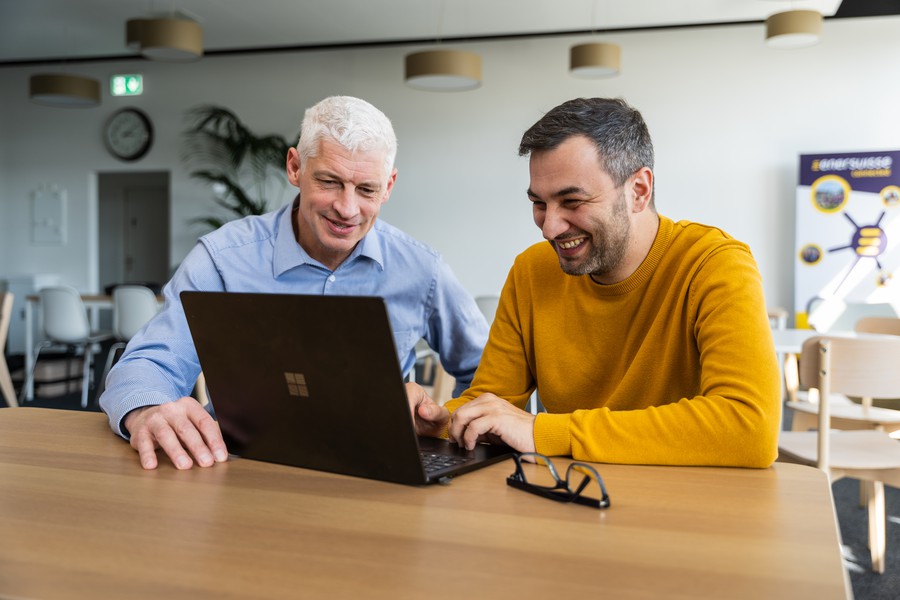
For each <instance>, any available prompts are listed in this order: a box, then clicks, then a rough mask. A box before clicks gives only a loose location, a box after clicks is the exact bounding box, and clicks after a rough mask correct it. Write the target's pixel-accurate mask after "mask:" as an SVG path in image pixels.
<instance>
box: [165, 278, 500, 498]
mask: <svg viewBox="0 0 900 600" xmlns="http://www.w3.org/2000/svg"><path fill="white" fill-rule="evenodd" d="M181 302H182V304H183V305H184V313H185V315H186V316H187V321H188V325H189V326H190V329H191V335H192V336H193V338H194V345H195V346H196V348H197V355H198V356H199V358H200V365H201V367H202V369H203V374H204V376H205V377H206V382H207V387H208V389H209V395H210V399H211V401H212V404H213V408H214V410H215V414H216V419H217V420H218V422H219V426H220V428H221V430H222V435H223V437H224V438H225V443H226V444H227V446H228V450H229V452H231V453H232V454H237V455H239V456H242V457H244V458H251V459H256V460H263V461H268V462H274V463H280V464H286V465H294V466H298V467H305V468H309V469H319V470H322V471H330V472H334V473H343V474H346V475H355V476H358V477H368V478H371V479H379V480H382V481H392V482H397V483H406V484H428V483H435V482H439V481H440V482H444V481H447V480H448V478H450V477H453V476H455V475H459V474H461V473H464V472H466V471H471V470H473V469H477V468H479V467H483V466H486V465H488V464H491V463H493V462H497V461H499V460H502V459H504V458H507V457H509V456H511V455H512V454H513V451H512V449H511V448H509V447H507V446H498V445H490V444H479V445H478V446H477V447H476V448H475V450H473V451H466V450H463V449H461V448H460V447H459V446H458V445H456V444H453V443H450V442H448V441H447V440H439V439H434V438H428V437H418V436H416V434H415V429H414V426H413V420H412V415H411V414H410V410H409V405H408V403H407V399H406V390H405V388H404V382H403V377H402V373H401V372H400V366H399V364H398V361H397V352H396V350H395V346H394V338H393V334H392V332H391V326H390V321H389V320H388V314H387V308H386V306H385V303H384V300H383V299H382V298H377V297H369V296H308V295H295V294H254V293H230V292H182V293H181Z"/></svg>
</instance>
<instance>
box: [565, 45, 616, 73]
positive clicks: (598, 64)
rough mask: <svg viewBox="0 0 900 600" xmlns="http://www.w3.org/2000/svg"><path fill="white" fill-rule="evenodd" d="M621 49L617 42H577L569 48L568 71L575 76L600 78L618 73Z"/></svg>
mask: <svg viewBox="0 0 900 600" xmlns="http://www.w3.org/2000/svg"><path fill="white" fill-rule="evenodd" d="M621 65H622V49H621V48H620V47H619V45H618V44H605V43H599V42H595V43H590V44H577V45H575V46H572V48H571V50H569V72H570V73H571V74H572V75H574V76H575V77H584V78H601V77H613V76H615V75H618V74H619V70H620V69H621Z"/></svg>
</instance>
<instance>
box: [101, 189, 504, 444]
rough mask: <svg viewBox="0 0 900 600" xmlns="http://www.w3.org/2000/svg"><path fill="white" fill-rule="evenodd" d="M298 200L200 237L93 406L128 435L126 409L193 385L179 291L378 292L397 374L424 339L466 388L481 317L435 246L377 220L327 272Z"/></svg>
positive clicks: (196, 370) (195, 367)
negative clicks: (298, 221) (300, 223)
mask: <svg viewBox="0 0 900 600" xmlns="http://www.w3.org/2000/svg"><path fill="white" fill-rule="evenodd" d="M296 207H297V200H295V201H294V203H293V204H292V205H287V206H284V207H283V208H281V209H279V210H277V211H274V212H271V213H268V214H266V215H262V216H257V217H247V218H244V219H241V220H239V221H233V222H231V223H228V224H226V225H225V226H223V227H222V228H220V229H218V230H216V231H214V232H212V233H210V234H208V235H206V236H204V237H202V238H200V240H199V241H198V243H197V245H196V246H195V247H194V249H193V250H191V252H190V253H189V254H188V256H187V257H186V258H185V259H184V261H183V262H182V263H181V266H180V267H179V268H178V270H177V271H176V272H175V275H174V276H173V277H172V280H171V281H169V283H168V284H166V286H165V287H164V288H163V296H164V297H165V304H164V306H163V308H162V310H161V311H160V313H159V314H158V315H157V316H156V317H154V318H153V319H152V320H151V321H150V322H149V323H148V324H147V325H146V326H145V327H144V328H143V329H142V330H141V331H140V332H139V333H138V334H137V335H136V336H135V337H134V338H132V340H131V341H130V342H129V344H128V347H127V348H126V350H125V353H124V354H123V356H122V358H121V360H120V361H119V362H118V363H117V364H116V366H115V367H113V369H112V370H111V371H110V373H109V377H108V378H107V381H106V384H107V385H106V390H105V391H104V393H103V395H102V396H101V398H100V407H101V408H102V409H103V411H104V412H105V413H106V414H107V415H108V416H109V422H110V426H111V427H112V429H113V431H115V432H116V433H118V434H119V435H122V436H123V437H127V436H128V433H127V431H125V430H123V428H122V419H124V418H125V415H127V414H128V413H129V412H130V411H132V410H134V409H136V408H140V407H143V406H153V405H158V404H162V403H164V402H171V401H174V400H177V399H179V398H181V397H184V396H188V395H190V393H191V391H192V390H193V387H194V383H195V381H196V379H197V376H198V375H199V374H200V363H199V361H198V359H197V352H196V350H195V349H194V343H193V341H192V339H191V334H190V330H189V329H188V325H187V321H186V320H185V316H184V310H183V308H182V306H181V301H180V299H179V294H180V293H181V292H182V291H184V290H205V291H228V292H262V293H282V294H322V295H335V296H350V295H357V296H380V297H382V298H384V299H385V302H386V304H387V308H388V314H389V317H390V321H391V328H392V330H393V333H394V342H395V344H396V347H397V353H398V359H399V361H400V366H401V368H402V371H403V373H404V374H407V373H409V371H410V370H412V368H413V367H414V365H415V360H416V351H415V345H416V343H417V342H418V341H419V340H420V339H422V338H424V339H425V341H426V342H428V345H429V346H431V348H432V349H434V350H435V351H436V352H437V353H438V354H439V355H440V358H441V363H442V364H443V366H444V368H445V369H446V371H447V372H448V373H449V374H450V375H452V376H453V377H455V378H456V388H455V390H454V396H456V395H459V394H460V393H462V391H463V390H465V389H466V387H468V385H469V384H470V383H471V381H472V377H473V376H474V374H475V369H476V367H477V366H478V361H479V360H480V359H481V351H482V349H483V348H484V344H485V342H486V341H487V334H488V324H487V321H486V320H485V318H484V316H483V315H482V314H481V312H480V311H479V310H478V306H477V305H476V304H475V300H474V299H473V298H472V296H471V295H470V294H469V293H468V292H467V291H466V290H465V289H464V288H463V286H462V284H461V283H460V282H459V280H458V279H457V278H456V276H455V275H454V274H453V272H452V271H451V270H450V267H449V266H448V265H447V264H446V263H445V262H444V261H443V260H442V259H441V257H440V255H439V254H438V253H437V252H436V251H435V250H433V249H432V248H430V247H428V246H426V245H425V244H422V243H421V242H419V241H417V240H415V239H413V238H411V237H410V236H409V235H407V234H405V233H403V232H402V231H400V230H399V229H397V228H396V227H392V226H391V225H388V224H387V223H385V222H384V221H382V220H380V219H379V220H376V221H375V225H374V226H373V227H372V229H371V230H370V231H369V233H368V234H367V235H366V237H364V238H363V239H362V240H361V241H360V242H359V243H358V244H357V245H356V248H355V249H354V250H353V252H352V253H351V254H350V256H349V257H348V258H347V259H346V260H345V261H344V262H343V263H341V265H340V266H339V267H338V268H337V269H335V270H334V271H332V270H330V269H328V268H327V267H325V266H324V265H322V264H321V263H320V262H318V261H317V260H315V259H313V258H312V257H310V256H309V254H307V253H306V251H304V250H303V248H302V247H301V246H300V245H299V244H298V243H297V241H296V239H295V238H294V230H293V225H292V219H293V215H294V213H295V212H296ZM264 333H265V332H261V334H264ZM211 400H212V403H213V405H215V398H212V399H211Z"/></svg>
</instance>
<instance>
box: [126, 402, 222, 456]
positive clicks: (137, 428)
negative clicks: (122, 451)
mask: <svg viewBox="0 0 900 600" xmlns="http://www.w3.org/2000/svg"><path fill="white" fill-rule="evenodd" d="M123 424H124V425H125V428H126V429H127V430H128V431H129V433H131V447H132V448H134V449H135V450H137V452H138V455H139V456H140V459H141V466H142V467H144V468H145V469H155V468H156V467H157V464H158V461H157V458H156V449H157V448H162V449H163V450H164V451H165V453H166V454H167V455H168V456H169V458H171V459H172V463H174V465H175V467H176V468H178V469H190V468H191V466H193V464H194V461H196V462H197V464H199V465H200V466H201V467H211V466H212V465H213V464H215V463H217V462H225V461H226V460H228V451H227V450H226V448H225V441H224V440H223V439H222V432H221V431H219V425H218V424H217V423H216V422H215V421H214V420H213V418H212V417H211V416H210V415H209V413H208V412H206V410H205V409H204V408H203V407H202V406H200V404H199V403H198V402H197V401H196V400H194V399H193V398H187V397H185V398H181V399H180V400H177V401H175V402H167V403H165V404H160V405H159V406H147V407H144V408H138V409H135V410H133V411H131V412H130V413H128V414H127V415H126V416H125V420H124V423H123ZM188 452H189V453H190V454H188ZM191 456H193V459H191Z"/></svg>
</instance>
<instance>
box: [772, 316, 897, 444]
mask: <svg viewBox="0 0 900 600" xmlns="http://www.w3.org/2000/svg"><path fill="white" fill-rule="evenodd" d="M854 329H855V330H856V333H858V334H884V335H895V336H900V318H894V317H864V318H862V319H860V320H859V321H857V323H856V326H855V327H854ZM896 368H900V357H897V364H896ZM794 397H795V398H796V400H792V401H789V402H788V403H787V406H788V408H790V409H791V410H792V411H793V419H792V422H791V429H792V430H793V431H806V430H808V429H814V428H815V427H816V426H817V423H818V413H819V409H818V404H819V398H820V395H819V391H818V390H816V389H815V388H813V389H810V390H809V391H808V392H803V391H795V393H794ZM829 404H830V405H831V426H832V427H834V428H835V429H877V430H879V431H884V432H886V433H888V434H890V435H891V437H893V438H900V410H894V409H890V408H878V407H876V406H872V397H871V396H863V397H862V399H861V402H860V403H859V404H857V403H856V402H853V401H852V400H850V399H849V398H847V397H846V396H845V395H843V394H835V393H832V394H831V396H830V401H829Z"/></svg>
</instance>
